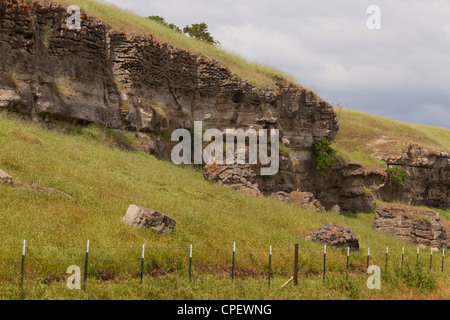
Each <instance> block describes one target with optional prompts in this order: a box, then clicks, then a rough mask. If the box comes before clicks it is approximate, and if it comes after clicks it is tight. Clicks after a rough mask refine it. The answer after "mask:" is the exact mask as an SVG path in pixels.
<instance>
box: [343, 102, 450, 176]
mask: <svg viewBox="0 0 450 320" xmlns="http://www.w3.org/2000/svg"><path fill="white" fill-rule="evenodd" d="M335 110H336V112H337V114H338V120H339V132H338V135H337V137H336V139H335V147H336V149H337V150H338V156H340V157H341V158H343V159H346V160H355V161H358V162H361V163H363V164H364V165H365V167H366V168H367V169H375V168H381V169H386V164H385V163H384V162H383V161H381V159H383V158H385V157H386V156H397V155H400V153H401V152H402V151H404V150H406V149H407V148H406V145H405V144H406V143H410V144H416V145H419V146H421V147H423V148H425V149H428V150H429V151H450V130H449V129H445V128H440V127H433V126H426V125H420V124H411V123H406V122H400V121H396V120H393V119H389V118H385V117H380V116H375V115H372V114H368V113H366V112H361V111H354V110H350V109H345V108H338V107H336V108H335Z"/></svg>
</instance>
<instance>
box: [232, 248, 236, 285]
mask: <svg viewBox="0 0 450 320" xmlns="http://www.w3.org/2000/svg"><path fill="white" fill-rule="evenodd" d="M235 263H236V242H234V243H233V263H232V265H231V280H232V281H234V266H235Z"/></svg>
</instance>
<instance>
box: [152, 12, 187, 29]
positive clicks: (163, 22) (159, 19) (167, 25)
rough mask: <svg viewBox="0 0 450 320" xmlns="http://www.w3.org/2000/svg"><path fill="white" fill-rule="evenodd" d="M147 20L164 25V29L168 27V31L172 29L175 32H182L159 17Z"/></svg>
mask: <svg viewBox="0 0 450 320" xmlns="http://www.w3.org/2000/svg"><path fill="white" fill-rule="evenodd" d="M148 18H149V19H151V20H153V21H156V22H159V23H161V24H163V25H165V26H166V27H168V28H170V29H172V30H174V31H176V32H179V33H183V31H182V30H181V29H180V28H179V27H177V26H176V25H175V24H173V23H167V22H166V19H164V18H163V17H160V16H149V17H148Z"/></svg>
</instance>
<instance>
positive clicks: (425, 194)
mask: <svg viewBox="0 0 450 320" xmlns="http://www.w3.org/2000/svg"><path fill="white" fill-rule="evenodd" d="M386 162H387V165H388V167H389V168H392V167H396V168H399V169H404V170H406V172H407V177H406V182H405V188H404V189H403V188H401V186H399V185H398V184H397V183H395V181H389V179H388V181H387V182H386V184H385V185H384V186H382V187H381V188H379V191H378V192H379V195H380V198H381V199H382V200H384V201H392V200H400V201H403V202H407V203H410V204H413V205H426V206H432V207H446V208H450V153H448V152H430V151H427V150H424V149H422V148H420V147H418V146H415V145H409V146H408V150H407V151H406V152H404V153H403V154H401V155H400V156H399V157H395V158H388V159H386Z"/></svg>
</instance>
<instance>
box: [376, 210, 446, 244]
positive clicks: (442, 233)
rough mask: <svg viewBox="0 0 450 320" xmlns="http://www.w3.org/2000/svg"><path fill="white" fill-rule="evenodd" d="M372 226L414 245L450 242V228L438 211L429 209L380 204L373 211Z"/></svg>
mask: <svg viewBox="0 0 450 320" xmlns="http://www.w3.org/2000/svg"><path fill="white" fill-rule="evenodd" d="M373 228H374V229H375V230H379V231H381V232H383V233H387V234H391V235H395V236H397V237H399V238H402V239H404V240H406V241H409V242H411V243H413V244H416V245H424V246H429V247H436V248H442V247H448V246H449V244H450V228H448V226H447V225H446V224H445V223H444V222H443V221H442V220H441V219H440V215H439V213H437V212H435V211H433V210H429V209H420V208H405V207H402V206H397V205H384V206H381V207H379V208H378V209H377V210H376V211H375V222H374V224H373Z"/></svg>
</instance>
